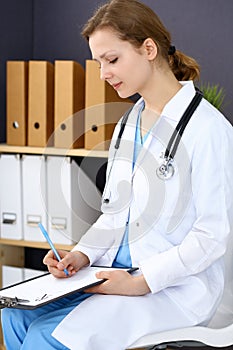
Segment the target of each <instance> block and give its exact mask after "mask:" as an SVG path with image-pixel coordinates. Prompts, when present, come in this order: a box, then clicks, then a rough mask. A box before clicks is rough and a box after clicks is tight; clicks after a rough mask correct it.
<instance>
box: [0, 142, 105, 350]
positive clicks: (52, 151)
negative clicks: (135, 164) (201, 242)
mask: <svg viewBox="0 0 233 350" xmlns="http://www.w3.org/2000/svg"><path fill="white" fill-rule="evenodd" d="M4 153H5V154H7V153H8V154H22V155H23V154H35V155H40V154H41V155H54V156H64V157H66V156H70V157H93V158H107V157H108V151H98V150H86V149H83V148H79V149H63V148H55V147H45V148H43V147H29V146H10V145H6V144H0V155H1V154H4ZM55 245H56V248H57V249H64V250H71V249H72V248H73V246H72V245H64V244H55ZM24 248H38V249H50V247H49V245H48V243H47V242H35V241H25V240H14V239H1V238H0V286H1V285H2V265H11V266H17V267H23V266H24ZM2 343H3V341H2V332H1V327H0V350H4V349H5V348H4V346H3V345H1V344H2Z"/></svg>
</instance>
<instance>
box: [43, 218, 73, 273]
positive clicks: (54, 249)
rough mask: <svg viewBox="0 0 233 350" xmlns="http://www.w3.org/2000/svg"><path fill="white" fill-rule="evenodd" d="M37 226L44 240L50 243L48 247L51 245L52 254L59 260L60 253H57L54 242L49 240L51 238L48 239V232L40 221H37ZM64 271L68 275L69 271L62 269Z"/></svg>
mask: <svg viewBox="0 0 233 350" xmlns="http://www.w3.org/2000/svg"><path fill="white" fill-rule="evenodd" d="M38 226H39V228H40V230H41V232H42V233H43V235H44V237H45V239H46V241H47V242H48V244H49V245H50V247H51V249H52V251H53V253H54V255H55V256H56V258H57V260H58V261H61V257H60V255H59V254H58V252H57V250H56V248H55V247H54V244H53V242H52V241H51V239H50V237H49V235H48V232H47V231H46V230H45V228H44V226H43V225H42V224H41V223H39V224H38ZM64 272H65V274H66V276H69V272H68V270H67V269H64Z"/></svg>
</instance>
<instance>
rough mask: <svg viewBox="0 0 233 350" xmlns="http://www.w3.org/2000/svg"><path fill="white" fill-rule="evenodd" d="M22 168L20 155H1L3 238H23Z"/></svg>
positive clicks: (0, 186)
mask: <svg viewBox="0 0 233 350" xmlns="http://www.w3.org/2000/svg"><path fill="white" fill-rule="evenodd" d="M21 168H22V164H21V160H20V156H19V155H7V154H2V155H1V156H0V193H1V198H0V201H1V205H0V209H1V238H7V239H23V223H22V207H23V205H22V169H21Z"/></svg>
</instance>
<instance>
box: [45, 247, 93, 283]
mask: <svg viewBox="0 0 233 350" xmlns="http://www.w3.org/2000/svg"><path fill="white" fill-rule="evenodd" d="M58 254H59V256H60V257H61V261H60V262H58V261H57V259H56V257H55V255H54V253H53V251H52V250H50V251H49V252H48V253H47V254H46V255H45V257H44V259H43V263H44V264H45V265H47V267H48V270H49V272H50V273H51V274H52V275H54V276H55V277H57V278H64V277H67V276H66V274H65V272H64V269H65V268H66V269H67V270H68V272H69V277H70V276H72V275H74V274H75V273H76V272H77V271H78V270H79V269H81V268H82V267H83V266H85V265H88V264H89V258H88V257H87V256H86V255H85V254H83V253H81V252H79V251H73V252H67V251H65V250H58Z"/></svg>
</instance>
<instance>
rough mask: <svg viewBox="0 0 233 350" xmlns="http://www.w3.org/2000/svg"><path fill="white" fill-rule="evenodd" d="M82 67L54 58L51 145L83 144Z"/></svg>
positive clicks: (83, 101) (73, 145) (83, 86)
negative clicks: (53, 125)
mask: <svg viewBox="0 0 233 350" xmlns="http://www.w3.org/2000/svg"><path fill="white" fill-rule="evenodd" d="M84 93H85V73H84V69H83V67H82V66H81V64H79V63H78V62H75V61H55V105H54V120H55V133H54V145H55V147H61V148H68V149H70V148H83V147H84V111H83V109H84V104H85V100H84Z"/></svg>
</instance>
